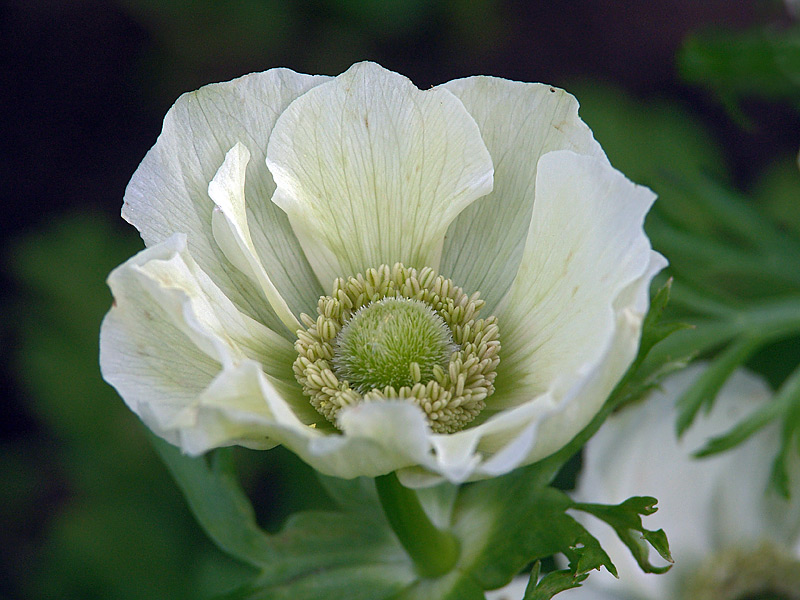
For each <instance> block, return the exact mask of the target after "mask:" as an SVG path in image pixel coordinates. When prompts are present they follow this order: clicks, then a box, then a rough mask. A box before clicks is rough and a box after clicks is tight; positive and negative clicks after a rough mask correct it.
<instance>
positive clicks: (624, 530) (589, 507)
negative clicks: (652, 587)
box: [574, 496, 673, 573]
mask: <svg viewBox="0 0 800 600" xmlns="http://www.w3.org/2000/svg"><path fill="white" fill-rule="evenodd" d="M656 502H657V500H656V499H655V498H650V497H647V496H634V497H633V498H628V499H627V500H626V501H625V502H623V503H622V504H619V505H617V506H609V505H604V504H587V503H578V504H575V505H574V508H576V509H578V510H582V511H584V512H587V513H589V514H591V515H594V516H595V517H597V518H598V519H601V520H603V521H605V522H606V523H608V524H609V525H611V527H613V528H614V531H615V532H616V533H617V535H618V536H619V538H620V539H621V540H622V542H623V543H624V544H625V545H626V546H627V547H628V548H629V549H630V551H631V553H632V554H633V557H634V558H635V559H636V562H637V563H639V567H641V569H642V570H643V571H644V572H645V573H665V572H667V571H668V570H669V569H670V568H671V567H672V565H671V564H669V565H665V566H663V567H656V566H654V565H653V564H651V563H650V562H649V560H648V544H649V545H650V546H652V547H653V548H654V549H655V550H656V552H658V553H659V554H660V555H661V558H663V559H664V560H666V561H667V562H669V563H672V562H673V560H672V555H671V554H670V552H669V544H668V543H667V536H666V534H665V533H664V530H663V529H659V530H657V531H650V530H648V529H645V528H644V525H642V515H644V516H647V515H651V514H653V513H654V512H655V511H656V510H657V509H656V508H655V505H656ZM645 542H647V543H645Z"/></svg>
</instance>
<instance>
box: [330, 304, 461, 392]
mask: <svg viewBox="0 0 800 600" xmlns="http://www.w3.org/2000/svg"><path fill="white" fill-rule="evenodd" d="M456 350H457V346H456V344H455V343H454V342H453V336H452V334H451V332H450V328H449V327H448V326H447V324H446V323H445V322H444V320H443V319H442V317H440V316H439V315H438V314H436V312H434V311H433V310H432V309H431V308H430V306H428V305H427V304H425V303H424V302H420V301H418V300H409V299H407V298H384V299H383V300H380V301H378V302H373V303H371V304H369V305H368V306H365V307H363V308H362V309H361V310H359V311H358V312H356V313H355V314H354V315H353V317H352V318H351V319H350V320H349V321H348V322H347V323H345V325H344V327H342V329H341V331H340V332H339V335H338V336H337V337H336V340H335V342H334V358H333V365H334V372H335V373H336V375H337V377H339V378H340V379H344V380H346V381H348V382H349V383H350V386H351V387H352V388H353V389H355V390H357V391H358V392H360V393H361V394H365V393H367V392H368V391H370V390H372V389H384V388H386V387H387V386H392V387H393V388H394V389H396V390H399V389H400V388H402V387H411V386H413V385H414V384H415V383H423V384H424V383H427V382H429V381H431V380H432V379H433V378H434V373H435V371H436V370H437V369H441V371H444V370H445V369H447V367H448V363H449V361H450V357H451V355H452V354H453V352H455V351H456ZM441 371H440V372H441Z"/></svg>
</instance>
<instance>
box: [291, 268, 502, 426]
mask: <svg viewBox="0 0 800 600" xmlns="http://www.w3.org/2000/svg"><path fill="white" fill-rule="evenodd" d="M483 305H484V302H483V300H481V299H480V298H479V297H478V294H477V293H475V294H473V295H471V296H467V295H466V294H465V293H464V291H463V290H462V289H461V288H460V287H457V286H456V285H455V284H453V282H452V281H450V280H449V279H445V278H444V277H442V276H441V275H436V273H435V272H434V271H433V270H432V269H429V268H424V269H421V270H419V271H417V270H416V269H410V268H407V267H404V266H403V265H401V264H399V263H398V264H396V265H394V266H393V267H389V266H388V265H381V266H380V267H378V268H377V269H369V270H368V271H366V272H365V273H363V274H361V273H359V274H358V275H356V276H354V277H348V278H347V279H341V278H340V279H337V280H336V281H335V282H334V286H333V292H332V293H331V295H330V296H322V297H321V298H320V299H319V302H318V304H317V313H318V315H317V317H316V319H315V318H312V317H310V316H308V315H305V314H303V315H300V320H301V321H302V323H303V325H304V326H305V328H304V329H300V330H299V331H298V332H297V341H296V342H295V349H296V350H297V355H298V356H297V359H296V360H295V362H294V365H293V368H294V374H295V377H296V379H297V381H298V382H299V383H300V385H301V386H302V388H303V393H305V394H306V395H307V396H308V397H309V400H310V402H311V405H312V406H313V407H314V408H315V409H316V410H317V411H318V412H319V413H320V414H322V415H323V416H324V417H325V418H326V419H328V420H329V421H330V422H331V423H333V424H334V425H336V424H337V418H338V415H339V412H340V410H341V409H343V408H345V407H347V406H352V405H354V404H358V403H360V402H379V401H383V400H388V399H394V398H397V399H402V400H406V401H408V402H411V403H413V404H416V405H417V406H419V407H420V408H421V409H422V411H423V412H424V413H425V415H426V416H427V418H428V423H429V424H430V426H431V429H432V430H433V431H434V432H436V433H452V432H454V431H458V430H460V429H463V428H464V426H465V425H467V424H468V423H469V422H470V421H472V420H473V419H474V418H475V417H476V416H477V415H478V413H480V412H481V410H483V409H484V407H485V406H486V402H485V400H486V398H488V397H489V396H490V395H492V393H494V379H495V376H496V370H497V365H498V364H499V362H500V357H499V355H498V354H499V352H500V341H499V333H500V331H499V329H498V327H497V319H496V318H495V317H488V318H486V319H479V318H478V312H479V311H480V309H481V308H482V307H483Z"/></svg>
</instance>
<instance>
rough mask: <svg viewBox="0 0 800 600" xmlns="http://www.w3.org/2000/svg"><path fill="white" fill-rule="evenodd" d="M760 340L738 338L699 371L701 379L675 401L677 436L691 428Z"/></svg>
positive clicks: (756, 348)
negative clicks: (703, 408)
mask: <svg viewBox="0 0 800 600" xmlns="http://www.w3.org/2000/svg"><path fill="white" fill-rule="evenodd" d="M761 344H762V340H760V339H755V338H751V337H749V336H742V337H740V338H739V339H738V340H736V341H735V342H733V343H732V344H731V345H730V346H728V347H727V348H725V350H724V351H723V352H721V353H720V355H719V356H718V357H717V358H716V359H715V360H714V361H713V362H712V363H711V364H710V365H709V366H708V368H707V369H706V370H705V371H703V373H702V375H700V377H698V378H697V380H696V381H695V382H694V383H693V384H692V385H691V386H690V387H689V389H688V390H686V391H685V392H684V393H683V395H682V396H681V397H680V398H679V399H678V403H677V409H678V419H677V430H678V435H682V434H683V433H684V432H685V431H686V430H687V429H688V428H689V426H690V425H691V424H692V422H693V421H694V418H695V417H696V416H697V413H698V412H699V411H700V408H702V407H703V406H704V405H705V406H706V407H707V408H710V407H711V406H712V405H713V402H714V398H716V396H717V394H718V393H719V390H720V389H721V388H722V386H723V385H725V382H726V381H727V380H728V377H730V376H731V374H732V373H733V372H734V371H735V370H736V369H737V368H738V367H739V366H741V365H742V364H743V363H744V362H745V361H746V360H747V359H748V358H750V357H751V356H752V355H753V354H754V353H755V351H756V350H758V348H759V347H760V346H761Z"/></svg>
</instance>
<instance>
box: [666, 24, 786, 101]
mask: <svg viewBox="0 0 800 600" xmlns="http://www.w3.org/2000/svg"><path fill="white" fill-rule="evenodd" d="M678 68H679V70H680V72H681V75H682V76H683V78H684V79H685V80H686V81H688V82H690V83H695V84H697V85H701V86H703V87H705V88H708V89H711V90H713V91H715V92H716V93H717V94H719V95H720V96H723V97H732V98H738V97H742V96H747V97H759V98H773V99H775V98H782V99H787V100H791V101H797V100H800V87H798V85H797V81H798V77H799V76H800V28H798V27H793V28H791V29H786V30H784V31H778V30H776V29H775V28H773V27H770V28H764V29H756V30H751V31H744V32H725V31H716V32H708V33H702V34H696V35H693V36H691V37H689V38H688V39H687V40H686V42H685V43H684V45H683V48H682V49H681V51H680V52H679V54H678Z"/></svg>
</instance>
